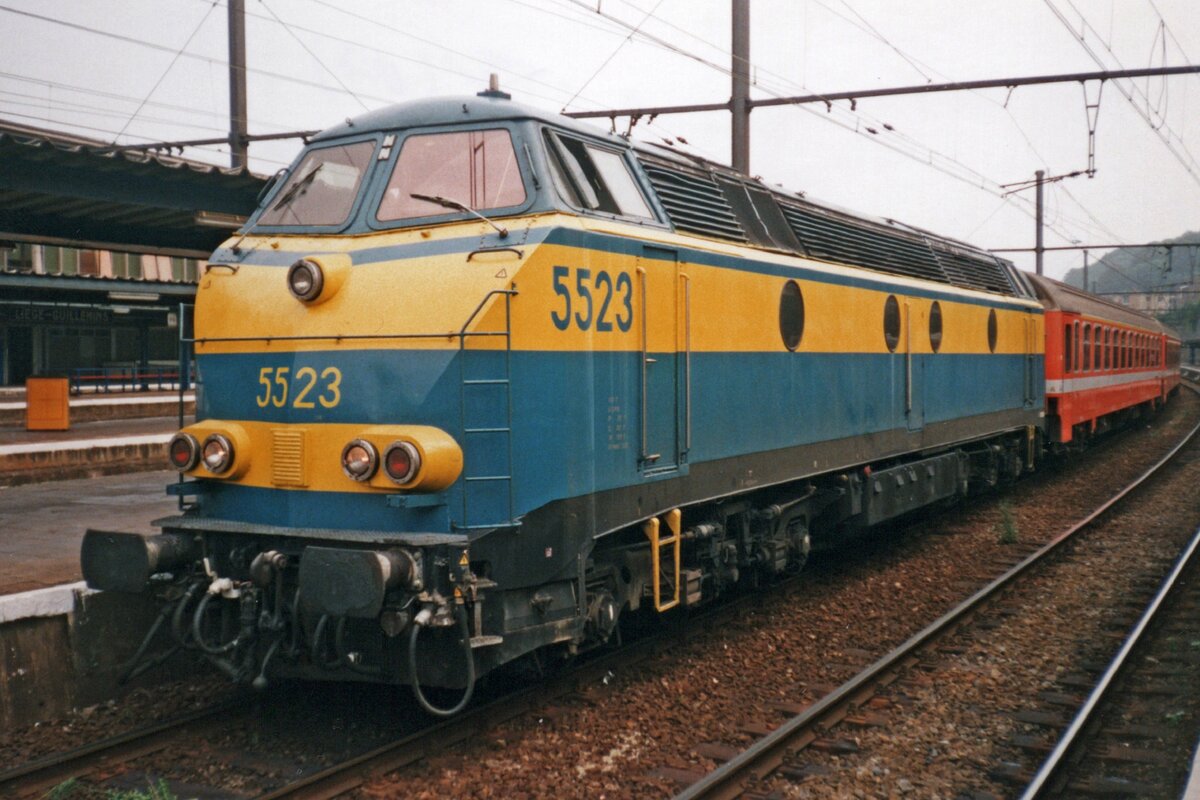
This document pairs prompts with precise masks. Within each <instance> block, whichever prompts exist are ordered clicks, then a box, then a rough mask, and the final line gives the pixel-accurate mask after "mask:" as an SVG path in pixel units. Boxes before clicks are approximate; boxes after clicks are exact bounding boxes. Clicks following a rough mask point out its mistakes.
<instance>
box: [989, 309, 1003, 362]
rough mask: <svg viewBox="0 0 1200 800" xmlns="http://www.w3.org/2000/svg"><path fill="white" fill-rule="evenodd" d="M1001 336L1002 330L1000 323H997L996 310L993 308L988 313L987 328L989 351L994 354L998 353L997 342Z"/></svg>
mask: <svg viewBox="0 0 1200 800" xmlns="http://www.w3.org/2000/svg"><path fill="white" fill-rule="evenodd" d="M999 335H1000V329H999V325H998V323H997V322H996V309H994V308H993V309H992V310H991V311H989V312H988V326H987V337H988V350H990V351H992V352H993V353H994V352H996V340H997V338H998V337H999Z"/></svg>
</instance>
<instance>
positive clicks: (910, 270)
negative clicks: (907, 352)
mask: <svg viewBox="0 0 1200 800" xmlns="http://www.w3.org/2000/svg"><path fill="white" fill-rule="evenodd" d="M780 208H782V210H783V215H784V217H785V218H786V219H787V221H788V224H789V225H790V226H791V228H792V232H793V233H795V234H796V236H797V238H799V239H800V241H801V243H803V245H804V246H805V248H806V249H807V250H808V252H809V255H811V256H813V257H814V258H823V259H828V260H829V261H837V262H840V263H843V264H854V265H856V266H862V267H869V268H871V269H877V270H880V271H882V272H890V273H892V274H894V275H908V276H910V277H913V278H924V279H925V280H932V281H938V282H940V283H950V282H951V281H950V279H949V277H948V276H947V275H946V274H945V272H943V271H942V269H941V267H940V265H939V264H938V261H937V259H936V257H935V256H934V254H933V251H932V250H931V249H930V248H929V247H928V245H926V244H924V243H922V242H917V241H913V240H912V239H908V238H905V237H902V236H893V235H890V234H887V233H884V232H883V231H877V230H873V229H871V228H867V227H864V226H854V225H850V224H848V223H847V222H846V221H844V220H840V219H837V218H836V217H832V216H826V215H824V214H818V213H813V212H810V211H806V210H805V209H802V208H798V207H796V206H792V205H787V204H782V203H781V204H780Z"/></svg>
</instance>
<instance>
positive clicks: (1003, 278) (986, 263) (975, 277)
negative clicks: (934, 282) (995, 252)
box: [934, 247, 1015, 294]
mask: <svg viewBox="0 0 1200 800" xmlns="http://www.w3.org/2000/svg"><path fill="white" fill-rule="evenodd" d="M934 253H936V254H937V257H938V261H939V262H940V263H941V265H942V269H944V270H945V271H946V274H947V275H948V276H949V277H950V282H951V283H953V284H954V285H955V286H962V287H965V288H968V289H983V290H985V291H989V292H1002V293H1004V294H1014V293H1015V287H1014V286H1013V285H1012V281H1010V280H1009V278H1008V274H1007V273H1006V272H1005V270H1004V267H1003V266H1001V264H1000V262H999V261H997V260H996V259H994V258H985V257H982V256H975V255H969V254H967V253H963V252H956V251H953V250H949V249H947V248H944V247H934Z"/></svg>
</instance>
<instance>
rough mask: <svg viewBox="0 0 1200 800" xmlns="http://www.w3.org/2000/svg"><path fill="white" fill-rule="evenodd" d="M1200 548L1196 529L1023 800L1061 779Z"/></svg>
mask: <svg viewBox="0 0 1200 800" xmlns="http://www.w3.org/2000/svg"><path fill="white" fill-rule="evenodd" d="M1197 547H1200V528H1197V529H1196V532H1195V534H1193V535H1192V540H1191V542H1190V543H1189V544H1188V547H1187V550H1185V551H1184V553H1183V555H1182V556H1180V557H1179V560H1178V561H1177V562H1176V563H1175V568H1174V569H1173V570H1171V574H1170V575H1168V576H1167V578H1166V579H1165V580H1164V581H1163V584H1162V586H1161V587H1159V590H1158V593H1157V594H1155V595H1154V599H1153V600H1151V601H1150V604H1149V605H1148V606H1147V607H1146V610H1145V612H1143V614H1142V617H1141V619H1139V620H1138V623H1137V625H1135V626H1134V628H1133V630H1132V631H1131V632H1130V634H1129V637H1128V638H1127V639H1126V640H1125V643H1124V644H1123V645H1121V649H1120V651H1118V653H1117V655H1116V656H1114V657H1113V660H1112V663H1110V664H1109V665H1108V669H1106V670H1105V671H1104V674H1103V675H1102V676H1101V677H1100V680H1099V682H1097V684H1096V688H1094V689H1093V690H1092V692H1091V694H1089V695H1088V698H1087V701H1086V702H1084V704H1083V706H1082V707H1081V708H1080V709H1079V711H1078V713H1076V714H1075V718H1074V719H1073V720H1071V724H1070V725H1069V726H1068V727H1067V730H1066V731H1065V732H1064V733H1063V735H1062V736H1061V737H1059V740H1058V743H1057V744H1056V745H1055V746H1054V749H1053V750H1052V751H1051V752H1050V755H1049V756H1047V757H1046V760H1045V761H1043V762H1042V766H1041V767H1039V768H1038V771H1037V774H1036V775H1034V776H1033V780H1031V781H1030V782H1029V785H1028V786H1027V787H1026V788H1025V792H1024V793H1023V794H1022V795H1021V800H1034V799H1035V798H1038V797H1043V796H1044V795H1043V794H1042V792H1043V790H1047V789H1049V788H1050V782H1051V781H1052V780H1054V779H1056V778H1058V777H1059V775H1060V774H1061V772H1062V769H1063V768H1064V767H1065V766H1067V761H1066V759H1067V754H1068V753H1069V752H1071V750H1072V748H1074V746H1075V744H1076V742H1077V740H1078V739H1079V736H1080V734H1082V733H1083V729H1084V728H1085V727H1086V726H1087V725H1088V724H1089V723H1090V722H1092V721H1093V720H1094V719H1095V714H1096V711H1097V709H1098V708H1099V707H1100V703H1101V702H1102V701H1103V700H1104V699H1105V695H1106V694H1107V693H1108V691H1109V689H1111V688H1112V685H1113V683H1114V681H1115V679H1116V676H1117V673H1119V672H1120V671H1121V669H1122V668H1124V666H1125V665H1126V663H1128V661H1129V657H1130V654H1131V653H1132V652H1133V649H1134V648H1135V647H1137V645H1138V643H1139V642H1140V641H1141V638H1142V634H1144V633H1145V632H1146V628H1147V627H1149V625H1150V623H1151V622H1152V621H1153V620H1154V617H1155V615H1156V614H1157V613H1158V611H1159V609H1160V608H1161V607H1162V604H1163V602H1164V601H1165V600H1166V598H1167V595H1169V594H1170V593H1171V592H1172V591H1174V589H1175V587H1176V584H1177V583H1178V582H1179V576H1180V575H1181V574H1182V573H1183V571H1184V570H1185V569H1186V568H1187V567H1188V565H1189V564H1190V563H1191V559H1192V556H1193V555H1194V554H1195V552H1196V549H1197Z"/></svg>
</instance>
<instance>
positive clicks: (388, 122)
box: [310, 90, 1030, 295]
mask: <svg viewBox="0 0 1200 800" xmlns="http://www.w3.org/2000/svg"><path fill="white" fill-rule="evenodd" d="M526 120H531V121H534V122H540V123H543V124H546V125H550V126H553V127H555V128H557V129H559V130H566V131H570V132H573V133H577V134H579V135H581V136H586V137H589V138H591V139H593V140H596V139H598V140H601V141H606V142H608V143H610V144H611V145H613V146H614V147H619V148H622V149H627V148H632V149H633V150H634V151H635V152H636V153H638V154H639V156H640V157H641V158H642V159H643V166H650V164H651V163H652V162H657V163H658V164H660V165H670V166H671V167H673V168H675V169H676V170H682V171H693V172H694V174H699V175H702V176H704V177H703V178H701V180H702V181H705V182H707V183H708V184H711V185H708V186H706V187H701V192H702V193H703V192H704V191H708V193H709V194H712V193H714V192H715V193H716V194H717V195H719V194H720V193H721V191H722V190H721V189H719V188H718V186H717V184H716V183H713V181H714V179H715V178H718V177H719V178H722V179H724V180H727V181H734V182H738V183H745V184H750V185H753V186H758V187H760V188H761V189H763V190H764V191H766V192H769V193H770V194H772V195H774V196H775V197H776V198H777V199H778V200H781V201H784V202H785V203H787V204H790V206H789V207H790V208H793V209H794V208H798V207H799V208H807V209H810V210H811V211H814V212H816V213H818V214H819V215H821V216H822V217H823V219H824V220H825V221H820V222H817V223H816V224H817V225H818V226H819V227H822V226H823V227H828V226H829V225H833V226H834V227H837V226H842V225H849V226H851V227H855V228H857V229H860V230H861V231H864V232H865V231H870V230H874V231H876V232H877V234H878V235H875V236H874V240H873V241H874V245H875V249H876V251H877V252H875V253H874V254H873V255H870V254H867V255H864V254H859V256H858V258H859V259H860V260H857V261H856V260H850V261H845V262H844V263H852V264H857V265H858V266H864V267H867V268H876V269H882V270H883V271H885V272H894V273H897V274H907V275H910V276H913V277H927V278H928V277H930V276H931V275H933V279H934V280H941V281H942V282H947V283H951V284H956V285H962V286H966V287H967V288H977V289H978V288H982V289H985V290H990V291H1002V292H1003V293H1005V294H1008V293H1010V292H1009V291H1008V290H1007V289H1006V288H1005V287H1007V286H1008V284H1009V283H1012V284H1014V285H1013V290H1015V294H1017V295H1029V293H1030V292H1029V289H1028V288H1023V287H1020V286H1018V285H1016V284H1018V283H1019V279H1016V278H1005V277H1002V276H1001V273H1003V272H1004V271H1005V270H1015V268H1014V267H1012V265H1011V262H1009V261H1007V260H1005V259H1003V258H1000V257H998V256H996V255H995V254H993V253H989V252H987V251H985V250H981V249H980V248H978V247H975V246H974V245H971V244H969V243H967V242H963V241H960V240H956V239H951V238H948V237H945V236H942V235H939V234H935V233H932V232H929V231H926V230H923V229H921V228H918V227H915V226H911V225H906V224H904V223H902V222H899V221H897V220H894V219H888V218H881V217H874V216H871V215H868V214H863V213H861V212H858V211H852V210H848V209H844V208H839V207H837V206H835V205H833V204H830V203H822V202H819V201H814V200H813V199H812V198H810V197H808V196H806V194H805V193H804V192H797V191H792V190H788V189H784V188H782V187H779V186H769V185H767V184H766V183H765V182H763V181H762V180H761V179H760V178H757V177H752V176H749V175H746V174H744V173H741V172H738V171H737V170H735V169H733V168H732V167H729V166H726V165H724V164H719V163H717V162H715V161H711V160H709V159H706V158H703V157H701V156H698V155H694V154H692V153H688V152H687V151H685V150H680V149H676V148H674V147H672V146H665V145H663V144H659V143H656V142H646V141H633V140H631V139H629V138H628V137H623V136H617V135H615V134H612V133H609V132H608V131H605V130H603V129H602V128H599V127H596V126H594V125H591V124H588V123H585V122H580V121H578V120H576V119H573V118H571V117H566V116H563V115H561V114H558V113H555V112H553V111H545V110H543V109H539V108H535V107H533V106H528V105H525V104H523V103H517V102H514V101H513V100H512V99H511V98H510V96H509V95H507V94H505V93H504V92H500V91H497V90H489V91H485V92H480V93H479V94H477V95H473V96H450V97H435V98H427V99H423V100H411V101H408V102H404V103H398V104H396V105H393V106H388V107H387V108H381V109H377V110H375V111H370V112H367V113H366V114H362V115H360V116H358V117H354V118H352V119H347V120H346V121H345V122H343V123H341V124H338V125H335V126H333V127H331V128H328V129H326V130H324V131H322V132H320V133H319V134H317V135H316V136H314V137H312V139H311V140H310V141H312V142H316V143H319V142H322V141H327V140H332V139H338V138H342V137H346V136H354V135H360V134H369V133H377V132H383V131H397V130H405V129H408V128H428V127H441V126H451V125H461V124H478V123H487V122H512V121H526ZM651 181H652V182H653V178H652V179H651ZM656 188H657V187H656ZM691 189H693V190H694V189H695V187H694V186H693V187H691ZM685 194H686V192H685ZM660 199H661V195H660ZM693 199H695V198H693V197H691V196H690V195H689V196H688V198H685V199H684V200H683V201H681V202H684V203H688V202H690V201H691V200H693ZM696 202H697V203H699V205H698V206H697V207H696V208H683V209H681V210H682V212H683V213H684V214H686V215H690V216H692V217H695V215H696V214H699V215H700V217H702V218H704V219H707V218H708V215H709V211H711V210H712V207H713V206H712V203H716V205H717V206H718V207H720V206H726V209H725V210H726V211H727V212H728V214H730V215H734V217H736V212H735V211H734V210H733V209H732V208H730V207H728V204H727V201H726V200H725V199H723V198H721V197H717V196H712V197H708V198H707V199H706V200H703V201H701V200H697V201H696ZM706 203H707V204H706ZM668 215H669V216H671V217H672V221H673V222H675V223H676V224H677V225H679V222H678V220H675V214H674V213H673V211H672V210H671V209H668ZM731 220H732V221H728V222H726V223H725V226H724V227H721V224H720V223H719V221H718V223H715V224H706V223H705V224H701V223H697V224H698V226H699V227H695V226H693V227H692V228H688V227H687V226H686V225H684V226H682V227H683V228H684V229H686V230H691V231H692V232H699V233H701V234H704V235H711V236H716V237H717V238H729V234H730V233H731V232H732V231H734V230H736V233H737V236H735V237H734V240H736V241H742V242H745V241H747V240H746V239H745V238H744V237H743V235H742V230H741V228H740V223H738V222H737V221H736V220H734V219H733V217H731ZM830 220H833V221H832V222H831V221H830ZM837 220H841V221H837ZM714 225H715V227H714ZM818 235H820V234H818ZM889 237H891V238H889ZM896 237H900V240H903V241H906V242H909V243H910V245H909V247H910V249H911V248H916V249H917V250H919V251H921V258H924V259H925V261H928V262H929V264H926V265H925V266H924V267H921V268H915V267H911V265H910V266H909V267H901V266H897V265H896V264H893V263H892V262H894V261H896V257H895V256H894V254H893V255H889V253H890V252H891V250H892V249H893V246H892V245H893V244H895V242H896V241H899V240H897V239H896ZM835 238H836V235H835ZM860 238H861V237H860ZM870 238H871V237H868V239H870ZM856 241H858V240H856ZM870 244H871V243H870V242H868V243H867V244H866V245H863V243H862V242H858V246H859V247H860V248H861V247H862V246H868V247H869V245H870ZM901 244H903V242H901ZM931 247H933V248H935V249H937V250H938V251H939V253H940V254H941V255H939V254H936V253H934V252H932V250H930V248H931ZM926 250H929V252H925V251H926ZM827 255H828V254H827ZM868 255H870V257H868ZM831 257H832V258H833V260H834V261H839V258H838V257H836V256H831ZM864 258H865V259H866V260H862V259H864ZM872 259H874V260H872ZM941 261H949V262H952V263H950V265H949V267H948V269H949V270H950V272H953V273H954V274H953V275H951V274H950V273H949V272H947V273H945V274H943V272H944V270H943V267H942V266H940V265H939V262H941ZM889 265H890V266H889ZM984 273H987V274H986V275H985V274H984ZM993 273H994V274H993ZM939 276H940V277H939ZM964 276H965V277H964Z"/></svg>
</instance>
